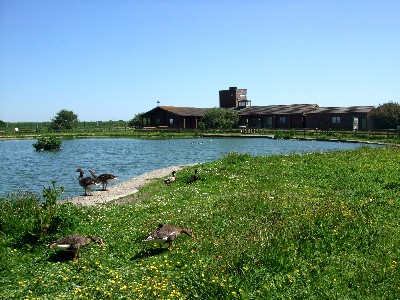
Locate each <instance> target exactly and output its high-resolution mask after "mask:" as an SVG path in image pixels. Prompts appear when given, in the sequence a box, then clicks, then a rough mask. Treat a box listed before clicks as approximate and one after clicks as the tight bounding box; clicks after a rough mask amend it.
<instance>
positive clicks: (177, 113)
mask: <svg viewBox="0 0 400 300" xmlns="http://www.w3.org/2000/svg"><path fill="white" fill-rule="evenodd" d="M206 109H207V108H196V107H176V106H157V107H156V108H153V109H152V110H150V111H148V112H146V113H144V114H143V115H142V118H143V119H146V120H147V122H146V124H147V126H150V127H168V128H181V129H195V128H198V124H199V121H200V119H201V118H202V116H203V114H204V112H205V111H206Z"/></svg>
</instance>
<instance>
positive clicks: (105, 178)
mask: <svg viewBox="0 0 400 300" xmlns="http://www.w3.org/2000/svg"><path fill="white" fill-rule="evenodd" d="M89 172H90V174H92V176H93V178H94V179H96V180H97V181H99V182H101V184H102V185H103V188H102V189H101V190H102V191H107V185H108V184H109V183H111V182H113V181H115V180H118V177H117V176H115V175H112V174H101V175H99V176H97V175H96V173H94V171H93V170H89Z"/></svg>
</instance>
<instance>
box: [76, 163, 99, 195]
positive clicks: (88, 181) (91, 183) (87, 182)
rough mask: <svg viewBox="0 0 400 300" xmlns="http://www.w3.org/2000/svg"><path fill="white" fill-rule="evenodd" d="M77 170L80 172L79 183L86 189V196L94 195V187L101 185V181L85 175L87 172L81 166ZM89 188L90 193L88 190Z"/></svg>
mask: <svg viewBox="0 0 400 300" xmlns="http://www.w3.org/2000/svg"><path fill="white" fill-rule="evenodd" d="M76 172H79V177H78V180H79V185H80V186H81V187H83V188H84V190H85V196H93V194H92V189H93V188H94V187H95V186H97V185H99V184H100V182H98V181H97V180H96V179H94V178H91V177H83V174H85V172H83V170H82V169H81V168H79V169H78V170H76ZM88 189H89V192H90V193H89V194H88V193H87V192H86V191H87V190H88Z"/></svg>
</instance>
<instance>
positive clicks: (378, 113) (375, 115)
mask: <svg viewBox="0 0 400 300" xmlns="http://www.w3.org/2000/svg"><path fill="white" fill-rule="evenodd" d="M368 119H370V120H371V121H372V122H373V124H374V128H375V129H394V128H396V127H397V126H400V105H399V103H396V102H392V101H390V102H388V103H384V104H382V105H378V107H376V108H374V109H373V110H371V111H370V112H369V113H368Z"/></svg>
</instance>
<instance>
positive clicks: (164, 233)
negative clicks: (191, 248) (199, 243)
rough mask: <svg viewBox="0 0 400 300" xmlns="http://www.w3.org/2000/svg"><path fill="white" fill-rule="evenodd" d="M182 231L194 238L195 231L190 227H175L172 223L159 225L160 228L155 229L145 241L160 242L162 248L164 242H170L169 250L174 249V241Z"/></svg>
mask: <svg viewBox="0 0 400 300" xmlns="http://www.w3.org/2000/svg"><path fill="white" fill-rule="evenodd" d="M181 233H185V234H187V235H188V236H190V237H191V238H192V239H193V240H194V235H193V232H191V231H190V230H189V229H186V228H182V227H175V226H172V225H163V224H160V225H158V228H157V229H156V230H154V231H153V232H152V233H150V235H149V236H148V237H147V238H146V239H145V240H143V241H144V242H155V243H158V244H160V249H161V248H162V244H163V243H168V244H169V250H170V251H171V250H172V242H173V241H174V240H175V239H176V238H177V237H178V235H180V234H181Z"/></svg>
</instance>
